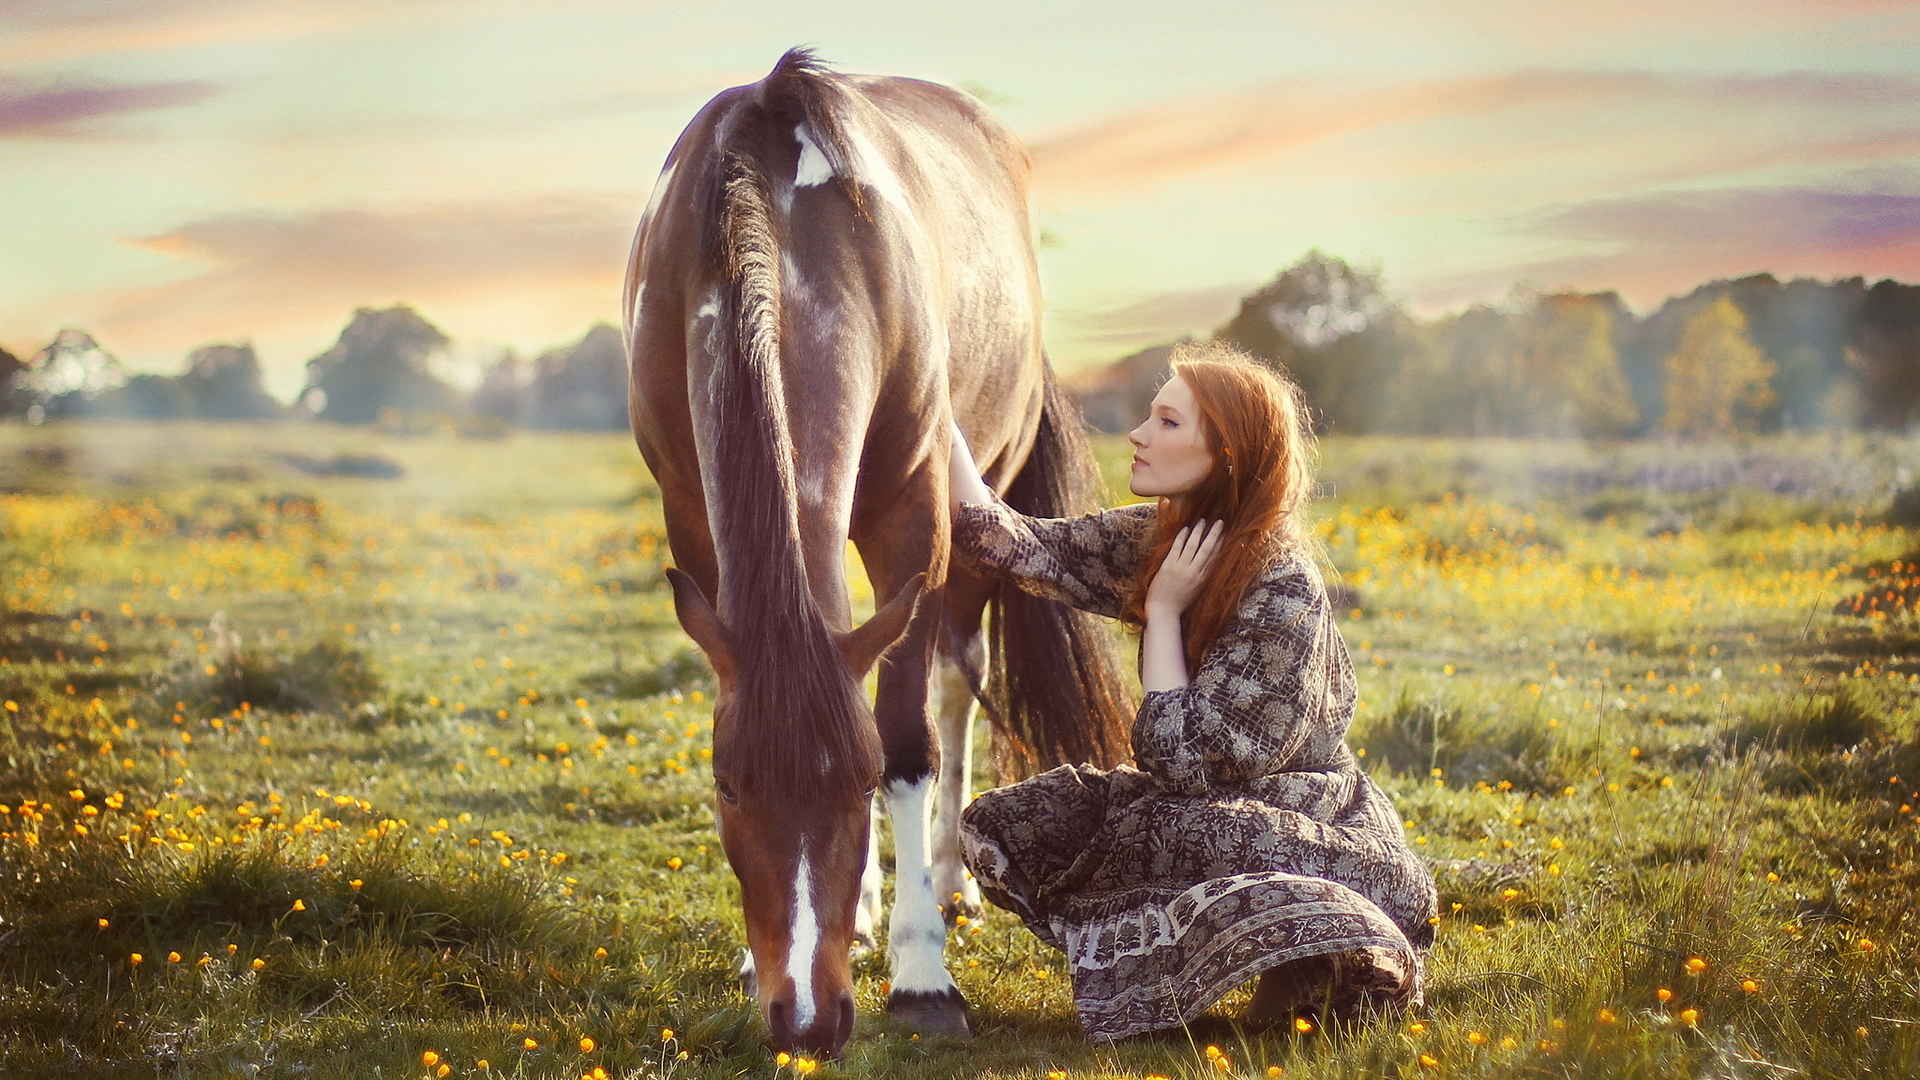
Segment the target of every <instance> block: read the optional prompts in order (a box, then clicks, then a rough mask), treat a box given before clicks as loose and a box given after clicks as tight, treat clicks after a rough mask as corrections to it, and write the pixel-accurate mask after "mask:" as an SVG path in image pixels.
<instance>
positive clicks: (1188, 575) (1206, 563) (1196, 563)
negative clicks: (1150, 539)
mask: <svg viewBox="0 0 1920 1080" xmlns="http://www.w3.org/2000/svg"><path fill="white" fill-rule="evenodd" d="M1225 531H1226V522H1225V521H1215V522H1213V523H1212V524H1208V523H1207V522H1206V521H1196V522H1194V523H1193V524H1191V525H1188V526H1186V527H1185V528H1183V529H1181V530H1180V531H1179V532H1178V533H1177V534H1175V535H1174V538H1173V546H1172V547H1170V548H1168V549H1167V557H1166V559H1165V560H1163V561H1162V562H1161V563H1160V569H1159V570H1158V571H1156V572H1155V573H1154V575H1153V581H1152V583H1151V584H1149V585H1148V586H1147V599H1146V603H1145V605H1144V606H1145V607H1146V614H1147V616H1148V617H1149V618H1152V617H1153V616H1154V615H1156V614H1158V615H1166V616H1172V617H1174V618H1176V619H1177V618H1178V617H1179V615H1180V613H1181V612H1184V611H1186V610H1187V605H1189V604H1191V603H1193V598H1194V596H1195V595H1196V594H1198V593H1199V591H1200V583H1201V582H1202V581H1204V580H1206V577H1207V571H1208V570H1209V569H1210V568H1211V567H1212V566H1213V560H1214V557H1215V556H1216V555H1218V554H1219V552H1220V537H1221V536H1222V535H1223V534H1224V533H1225Z"/></svg>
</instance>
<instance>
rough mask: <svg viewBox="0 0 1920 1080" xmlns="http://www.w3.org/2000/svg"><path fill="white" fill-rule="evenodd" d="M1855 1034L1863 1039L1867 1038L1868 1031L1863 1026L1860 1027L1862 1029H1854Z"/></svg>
mask: <svg viewBox="0 0 1920 1080" xmlns="http://www.w3.org/2000/svg"><path fill="white" fill-rule="evenodd" d="M1853 1033H1854V1034H1855V1035H1858V1036H1860V1037H1861V1038H1863V1039H1864V1038H1866V1037H1867V1029H1866V1027H1865V1025H1862V1026H1860V1027H1857V1028H1854V1029H1853Z"/></svg>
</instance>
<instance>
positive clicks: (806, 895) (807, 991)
mask: <svg viewBox="0 0 1920 1080" xmlns="http://www.w3.org/2000/svg"><path fill="white" fill-rule="evenodd" d="M793 878H794V880H793V932H792V934H791V935H790V936H789V938H788V945H787V977H788V978H790V979H792V980H793V1030H795V1031H805V1030H807V1028H809V1027H812V1026H813V957H814V953H816V952H818V951H819V949H820V920H818V919H816V918H814V916H813V874H812V872H811V868H810V867H809V866H808V865H807V842H806V841H805V840H802V841H800V868H799V870H797V871H796V872H795V873H794V876H793Z"/></svg>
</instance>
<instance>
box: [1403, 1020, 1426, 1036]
mask: <svg viewBox="0 0 1920 1080" xmlns="http://www.w3.org/2000/svg"><path fill="white" fill-rule="evenodd" d="M1426 1030H1427V1025H1425V1024H1423V1023H1421V1022H1420V1021H1418V1020H1415V1021H1414V1022H1413V1023H1411V1024H1408V1025H1407V1031H1408V1033H1409V1034H1413V1035H1419V1034H1421V1033H1422V1032H1424V1031H1426Z"/></svg>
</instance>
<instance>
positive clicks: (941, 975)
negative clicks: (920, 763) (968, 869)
mask: <svg viewBox="0 0 1920 1080" xmlns="http://www.w3.org/2000/svg"><path fill="white" fill-rule="evenodd" d="M932 791H933V781H932V778H930V777H929V778H923V779H920V780H915V781H912V782H908V781H904V780H897V781H895V782H893V783H891V784H888V785H887V809H888V812H890V813H891V814H892V815H893V865H894V881H893V919H892V921H891V923H889V924H888V928H887V959H888V962H889V963H890V965H891V966H892V968H893V992H894V993H896V994H900V993H909V994H939V993H945V992H947V991H950V990H953V989H954V985H953V977H952V976H950V975H948V974H947V967H946V963H945V961H944V959H943V957H942V953H943V952H944V950H945V949H946V944H947V924H946V923H945V922H943V921H942V920H941V918H940V909H939V907H938V906H937V902H936V901H935V900H934V897H933V879H932V874H931V871H930V869H929V859H928V852H927V812H928V811H929V810H930V809H931V807H930V806H929V805H928V797H929V796H930V795H931V794H932Z"/></svg>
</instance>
